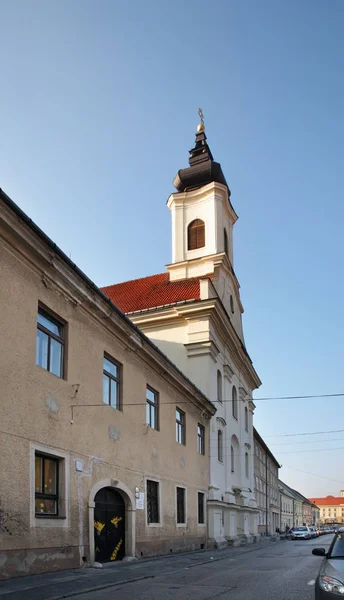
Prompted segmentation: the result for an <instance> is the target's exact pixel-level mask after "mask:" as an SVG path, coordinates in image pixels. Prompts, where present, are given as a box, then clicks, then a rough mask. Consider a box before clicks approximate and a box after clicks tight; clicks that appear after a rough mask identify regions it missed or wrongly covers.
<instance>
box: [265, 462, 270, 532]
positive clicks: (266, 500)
mask: <svg viewBox="0 0 344 600" xmlns="http://www.w3.org/2000/svg"><path fill="white" fill-rule="evenodd" d="M265 512H266V514H265V534H266V535H269V526H268V514H269V510H268V454H267V452H266V453H265Z"/></svg>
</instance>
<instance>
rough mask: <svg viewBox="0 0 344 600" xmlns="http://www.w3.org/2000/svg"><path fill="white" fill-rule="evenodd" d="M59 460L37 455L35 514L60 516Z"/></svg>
mask: <svg viewBox="0 0 344 600" xmlns="http://www.w3.org/2000/svg"><path fill="white" fill-rule="evenodd" d="M58 463H59V461H58V459H57V458H53V457H52V456H45V455H43V454H37V453H36V454H35V514H36V516H39V517H44V516H49V517H54V516H55V517H57V516H58V500H59V498H58V489H59V482H58Z"/></svg>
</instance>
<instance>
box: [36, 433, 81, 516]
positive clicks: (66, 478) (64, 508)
mask: <svg viewBox="0 0 344 600" xmlns="http://www.w3.org/2000/svg"><path fill="white" fill-rule="evenodd" d="M29 453H30V511H29V512H30V527H33V528H35V527H39V528H42V527H43V528H44V527H48V528H49V527H55V528H68V527H70V511H69V506H70V461H71V457H70V453H69V452H65V451H62V450H59V449H57V448H54V447H52V446H47V445H45V444H38V443H36V442H30V449H29ZM36 454H44V455H46V456H47V457H48V458H55V459H57V460H58V516H55V515H50V514H49V515H48V514H47V515H46V516H36V506H35V500H36V498H35V492H36V471H35V457H36Z"/></svg>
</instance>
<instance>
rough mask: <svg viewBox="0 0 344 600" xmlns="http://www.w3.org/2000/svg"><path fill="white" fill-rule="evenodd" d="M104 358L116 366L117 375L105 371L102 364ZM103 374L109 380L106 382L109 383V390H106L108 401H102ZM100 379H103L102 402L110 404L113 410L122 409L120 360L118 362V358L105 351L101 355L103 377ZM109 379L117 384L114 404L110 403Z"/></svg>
mask: <svg viewBox="0 0 344 600" xmlns="http://www.w3.org/2000/svg"><path fill="white" fill-rule="evenodd" d="M105 360H108V361H109V362H110V363H112V364H113V365H115V367H117V369H118V376H117V377H115V375H113V374H112V373H110V372H109V371H106V369H105V366H104V361H105ZM104 375H105V377H107V378H108V380H109V382H108V384H109V390H108V394H109V402H104ZM102 381H103V390H102V401H103V404H105V405H106V406H110V407H111V408H114V409H115V410H122V364H121V363H120V362H118V360H116V359H114V358H112V356H110V355H109V354H108V353H107V352H104V356H103V379H102ZM111 381H115V382H116V384H117V386H116V390H117V398H116V406H114V405H113V404H111Z"/></svg>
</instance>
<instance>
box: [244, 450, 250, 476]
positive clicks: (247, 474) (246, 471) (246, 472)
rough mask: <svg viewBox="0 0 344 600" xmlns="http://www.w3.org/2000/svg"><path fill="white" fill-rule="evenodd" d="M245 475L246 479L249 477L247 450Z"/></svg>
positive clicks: (246, 454) (246, 453)
mask: <svg viewBox="0 0 344 600" xmlns="http://www.w3.org/2000/svg"><path fill="white" fill-rule="evenodd" d="M245 477H247V479H248V478H249V477H250V464H249V456H248V452H245Z"/></svg>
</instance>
